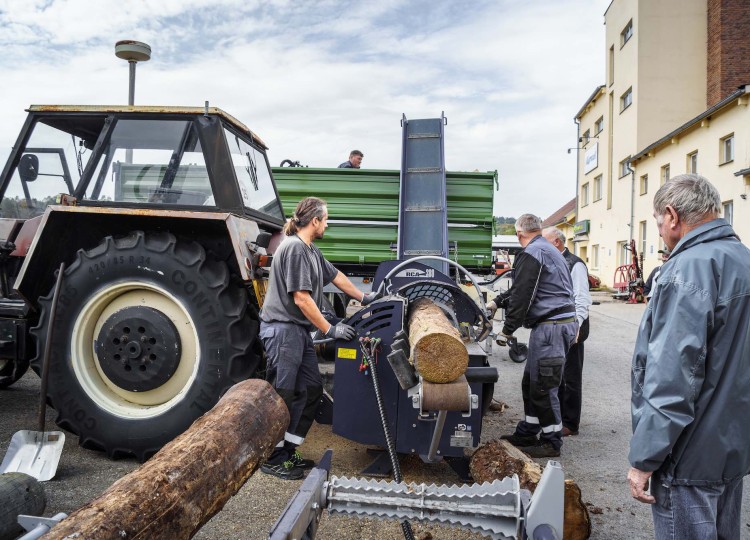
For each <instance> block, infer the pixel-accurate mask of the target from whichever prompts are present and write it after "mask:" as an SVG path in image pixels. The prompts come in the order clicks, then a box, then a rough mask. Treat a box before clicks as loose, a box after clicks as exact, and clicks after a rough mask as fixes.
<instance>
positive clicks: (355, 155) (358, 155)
mask: <svg viewBox="0 0 750 540" xmlns="http://www.w3.org/2000/svg"><path fill="white" fill-rule="evenodd" d="M364 157H365V155H364V154H363V153H362V152H360V151H359V150H352V151H351V152H350V153H349V161H345V162H343V163H342V164H341V165H339V166H338V168H339V169H359V168H360V167H361V166H362V159H363V158H364Z"/></svg>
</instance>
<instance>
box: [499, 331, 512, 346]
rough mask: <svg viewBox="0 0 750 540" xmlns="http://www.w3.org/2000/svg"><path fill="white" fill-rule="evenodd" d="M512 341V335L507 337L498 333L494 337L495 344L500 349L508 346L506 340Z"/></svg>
mask: <svg viewBox="0 0 750 540" xmlns="http://www.w3.org/2000/svg"><path fill="white" fill-rule="evenodd" d="M512 339H514V338H513V334H510V335H508V334H505V333H503V332H500V333H499V334H498V335H497V336H496V337H495V343H497V344H498V345H500V346H501V347H505V346H506V345H507V344H508V340H512Z"/></svg>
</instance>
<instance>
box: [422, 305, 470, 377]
mask: <svg viewBox="0 0 750 540" xmlns="http://www.w3.org/2000/svg"><path fill="white" fill-rule="evenodd" d="M409 345H410V346H411V362H412V364H414V367H415V368H416V370H417V371H418V372H419V374H420V375H421V376H422V377H423V378H424V380H426V381H428V382H432V383H447V382H452V381H455V380H456V379H457V378H459V377H460V376H461V375H463V374H464V372H465V371H466V367H467V366H468V365H469V353H468V351H467V350H466V345H464V342H463V341H462V340H461V334H459V332H458V330H457V329H456V327H455V326H453V324H451V322H450V321H449V320H448V318H447V317H446V316H445V314H444V313H443V310H442V309H440V308H439V307H438V306H436V305H435V304H434V303H433V302H432V301H431V300H428V299H427V298H420V299H418V300H416V301H415V302H414V303H413V304H412V306H411V308H410V312H409Z"/></svg>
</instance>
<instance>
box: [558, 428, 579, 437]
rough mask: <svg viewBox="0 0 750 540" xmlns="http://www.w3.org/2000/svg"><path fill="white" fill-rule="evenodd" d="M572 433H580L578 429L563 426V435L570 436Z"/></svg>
mask: <svg viewBox="0 0 750 540" xmlns="http://www.w3.org/2000/svg"><path fill="white" fill-rule="evenodd" d="M571 435H578V430H575V431H573V430H572V429H570V428H568V427H563V428H562V436H563V437H570V436H571Z"/></svg>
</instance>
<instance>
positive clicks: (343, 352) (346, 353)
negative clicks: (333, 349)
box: [337, 347, 357, 360]
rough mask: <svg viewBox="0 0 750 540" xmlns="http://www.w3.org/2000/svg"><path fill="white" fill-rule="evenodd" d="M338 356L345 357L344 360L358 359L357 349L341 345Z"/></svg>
mask: <svg viewBox="0 0 750 540" xmlns="http://www.w3.org/2000/svg"><path fill="white" fill-rule="evenodd" d="M337 357H338V358H343V359H344V360H356V359H357V349H344V348H343V347H339V349H338V353H337Z"/></svg>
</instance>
